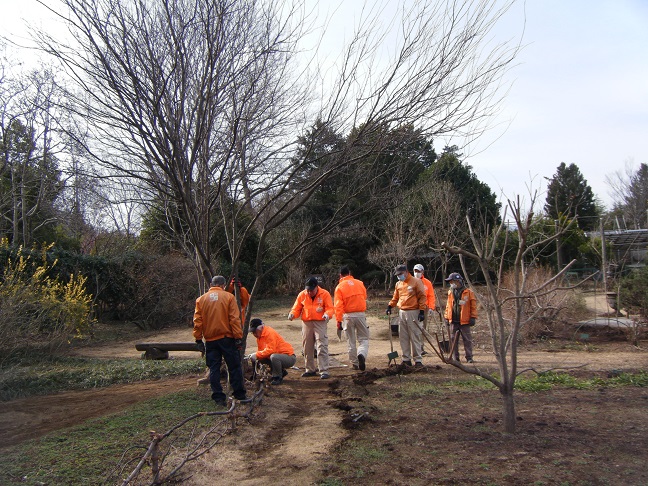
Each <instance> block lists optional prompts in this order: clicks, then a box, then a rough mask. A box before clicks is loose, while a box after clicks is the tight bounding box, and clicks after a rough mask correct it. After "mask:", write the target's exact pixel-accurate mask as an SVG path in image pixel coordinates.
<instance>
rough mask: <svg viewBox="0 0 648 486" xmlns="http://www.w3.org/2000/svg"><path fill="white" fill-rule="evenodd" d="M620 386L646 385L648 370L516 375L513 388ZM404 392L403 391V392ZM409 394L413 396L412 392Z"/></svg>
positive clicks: (475, 380)
mask: <svg viewBox="0 0 648 486" xmlns="http://www.w3.org/2000/svg"><path fill="white" fill-rule="evenodd" d="M445 386H448V387H457V388H471V389H485V388H493V387H494V385H493V384H492V383H491V382H489V381H488V380H484V379H483V378H481V377H479V376H473V377H471V378H469V379H465V380H453V381H450V382H448V383H447V384H446V385H445ZM620 386H638V387H645V386H648V371H640V372H638V373H620V374H618V375H616V376H613V377H611V378H576V377H575V376H572V375H570V374H568V373H554V372H551V371H549V372H546V373H540V374H538V375H536V376H534V377H533V378H522V377H518V378H517V379H516V380H515V389H516V390H518V391H524V392H540V391H546V390H550V389H552V388H554V387H564V388H575V389H577V390H592V389H595V388H601V387H620ZM405 393H406V392H405V391H404V392H403V394H405ZM411 396H415V395H414V392H413V394H412V395H411Z"/></svg>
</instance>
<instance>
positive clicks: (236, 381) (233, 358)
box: [193, 275, 246, 406]
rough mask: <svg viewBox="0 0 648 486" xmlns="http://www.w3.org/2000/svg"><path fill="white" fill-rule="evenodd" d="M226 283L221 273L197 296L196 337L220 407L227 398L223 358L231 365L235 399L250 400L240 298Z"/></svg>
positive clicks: (194, 329)
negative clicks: (243, 360)
mask: <svg viewBox="0 0 648 486" xmlns="http://www.w3.org/2000/svg"><path fill="white" fill-rule="evenodd" d="M226 283H227V280H225V277H222V276H221V275H217V276H215V277H214V278H212V282H211V287H210V288H209V290H208V291H207V292H205V293H204V294H203V295H201V296H200V297H198V299H196V309H195V311H194V319H193V322H194V328H193V336H194V338H195V339H196V344H197V345H198V347H199V349H200V350H201V351H202V352H203V353H204V354H205V359H206V362H207V366H208V367H209V371H210V373H209V384H210V385H211V390H212V400H214V401H215V402H216V405H220V406H225V405H226V399H227V395H225V393H223V387H222V386H221V383H220V368H221V363H222V361H223V358H224V359H225V363H226V364H227V372H228V374H229V382H230V385H231V387H232V391H233V394H234V398H236V399H237V400H245V399H246V393H245V382H244V381H243V369H242V367H241V354H240V351H241V348H242V344H243V343H242V341H241V340H242V338H243V329H242V327H241V317H240V316H241V315H240V313H239V308H238V305H237V304H236V298H235V297H234V296H233V295H232V294H230V293H229V292H227V291H226V290H225V284H226ZM203 339H204V342H203Z"/></svg>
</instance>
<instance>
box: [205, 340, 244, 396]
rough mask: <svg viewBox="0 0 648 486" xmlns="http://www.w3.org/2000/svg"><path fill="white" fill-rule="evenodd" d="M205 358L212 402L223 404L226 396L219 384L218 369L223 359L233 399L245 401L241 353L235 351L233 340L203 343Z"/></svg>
mask: <svg viewBox="0 0 648 486" xmlns="http://www.w3.org/2000/svg"><path fill="white" fill-rule="evenodd" d="M205 357H206V361H207V367H208V368H209V384H210V385H211V390H212V400H215V401H217V402H223V401H225V400H226V399H227V395H225V393H223V387H222V386H221V382H220V368H221V363H222V361H223V358H225V364H226V365H227V372H228V374H229V381H230V385H231V386H232V391H233V394H234V398H236V399H237V400H245V399H246V398H247V396H246V394H245V383H244V382H243V368H242V367H241V353H239V351H238V350H237V349H236V346H235V344H234V338H229V337H224V338H222V339H217V340H215V341H207V342H206V343H205Z"/></svg>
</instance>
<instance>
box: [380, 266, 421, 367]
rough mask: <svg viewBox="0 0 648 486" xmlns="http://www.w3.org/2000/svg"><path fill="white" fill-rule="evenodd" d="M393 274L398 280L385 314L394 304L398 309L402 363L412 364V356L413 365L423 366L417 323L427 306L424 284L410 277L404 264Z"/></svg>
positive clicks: (388, 313)
mask: <svg viewBox="0 0 648 486" xmlns="http://www.w3.org/2000/svg"><path fill="white" fill-rule="evenodd" d="M394 275H396V277H397V278H398V282H396V287H395V288H394V296H393V297H392V299H391V300H390V301H389V304H388V305H387V310H386V311H385V314H387V315H391V311H392V307H394V306H396V305H397V306H398V308H399V309H400V310H399V312H398V318H399V322H398V336H399V339H400V345H401V352H402V353H403V364H405V365H407V366H412V358H414V366H416V367H420V366H423V357H422V352H423V348H422V346H421V328H420V327H419V326H420V324H419V323H422V322H423V320H424V319H425V308H426V306H427V303H426V302H427V300H426V299H427V297H426V295H425V285H423V282H421V281H420V280H419V279H418V278H416V277H412V276H411V275H410V273H409V272H408V271H407V266H405V265H398V266H397V267H396V268H395V269H394ZM417 321H418V323H417Z"/></svg>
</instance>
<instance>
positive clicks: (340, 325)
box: [337, 321, 342, 331]
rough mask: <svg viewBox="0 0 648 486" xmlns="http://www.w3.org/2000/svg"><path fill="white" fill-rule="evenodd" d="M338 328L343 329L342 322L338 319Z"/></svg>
mask: <svg viewBox="0 0 648 486" xmlns="http://www.w3.org/2000/svg"><path fill="white" fill-rule="evenodd" d="M337 329H338V331H341V330H342V323H341V322H340V321H338V323H337Z"/></svg>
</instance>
